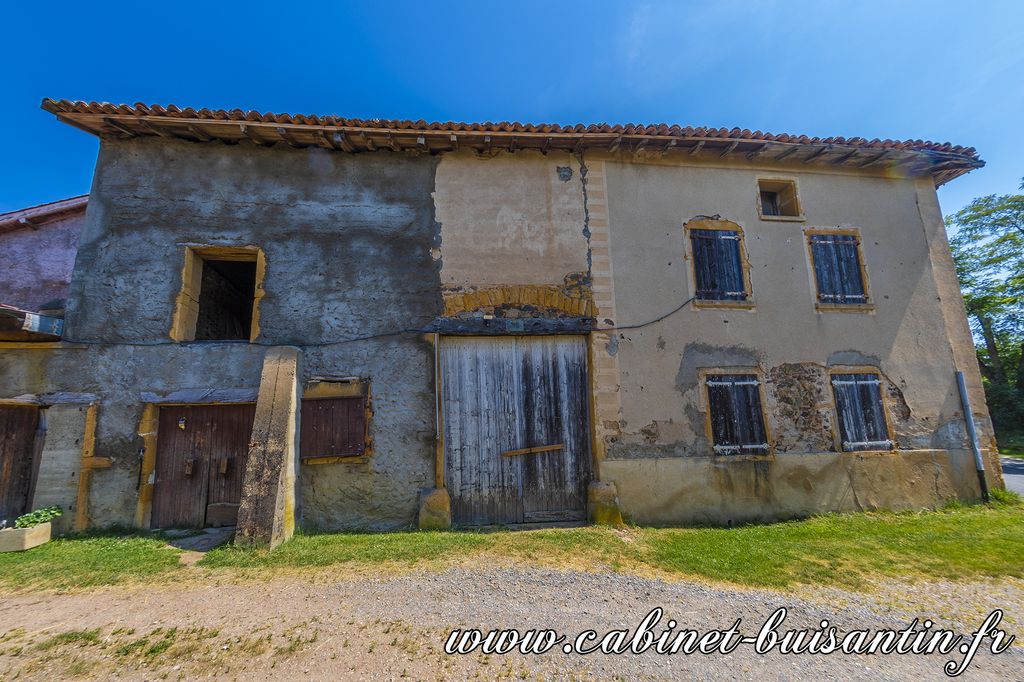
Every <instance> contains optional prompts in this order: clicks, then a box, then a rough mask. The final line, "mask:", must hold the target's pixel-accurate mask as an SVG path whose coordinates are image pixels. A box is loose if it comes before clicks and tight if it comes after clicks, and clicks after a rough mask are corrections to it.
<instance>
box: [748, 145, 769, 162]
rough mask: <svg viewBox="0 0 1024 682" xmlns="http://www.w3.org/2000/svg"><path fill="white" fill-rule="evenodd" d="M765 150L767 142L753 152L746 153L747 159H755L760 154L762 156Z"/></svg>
mask: <svg viewBox="0 0 1024 682" xmlns="http://www.w3.org/2000/svg"><path fill="white" fill-rule="evenodd" d="M766 149H768V143H767V142H765V143H764V144H762V145H761V146H760V147H758V148H757V149H754V150H752V151H750V152H748V153H747V159H756V158H757V157H759V156H761V154H763V153H764V151H765V150H766Z"/></svg>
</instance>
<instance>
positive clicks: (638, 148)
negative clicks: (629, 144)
mask: <svg viewBox="0 0 1024 682" xmlns="http://www.w3.org/2000/svg"><path fill="white" fill-rule="evenodd" d="M648 142H650V140H648V139H647V138H646V137H645V138H643V139H641V140H640V141H639V142H637V143H636V145H635V146H634V147H633V153H634V154H639V153H640V152H642V151H643V150H644V147H646V146H647V143H648Z"/></svg>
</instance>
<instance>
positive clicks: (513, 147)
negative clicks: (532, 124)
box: [508, 137, 517, 152]
mask: <svg viewBox="0 0 1024 682" xmlns="http://www.w3.org/2000/svg"><path fill="white" fill-rule="evenodd" d="M516 149H517V143H516V138H515V137H513V138H512V139H511V140H509V141H508V150H509V151H510V152H515V151H516Z"/></svg>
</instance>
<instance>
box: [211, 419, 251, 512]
mask: <svg viewBox="0 0 1024 682" xmlns="http://www.w3.org/2000/svg"><path fill="white" fill-rule="evenodd" d="M211 407H212V408H213V409H212V412H213V414H212V415H211V418H210V426H209V442H208V443H209V444H208V448H209V449H208V452H209V453H210V467H209V471H210V482H209V485H210V488H209V491H208V493H207V501H206V525H207V526H233V525H235V524H236V523H237V522H238V505H239V503H240V502H241V501H242V482H243V480H244V478H245V464H246V462H247V461H248V459H249V437H250V435H251V434H252V423H253V420H254V419H255V418H256V405H255V404H247V405H214V406H211Z"/></svg>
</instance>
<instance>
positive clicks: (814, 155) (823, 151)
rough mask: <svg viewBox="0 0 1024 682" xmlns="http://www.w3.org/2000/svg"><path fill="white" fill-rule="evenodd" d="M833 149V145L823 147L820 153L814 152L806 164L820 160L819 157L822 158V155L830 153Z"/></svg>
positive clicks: (805, 160) (806, 160)
mask: <svg viewBox="0 0 1024 682" xmlns="http://www.w3.org/2000/svg"><path fill="white" fill-rule="evenodd" d="M831 149H832V145H828V144H827V145H825V146H823V147H822V148H821V149H819V150H818V151H816V152H814V153H813V154H811V155H810V156H808V157H807V158H806V159H804V163H810V162H811V161H814V160H815V159H816V158H818V157H819V156H821V155H822V154H824V153H825V152H827V151H829V150H831Z"/></svg>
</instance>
